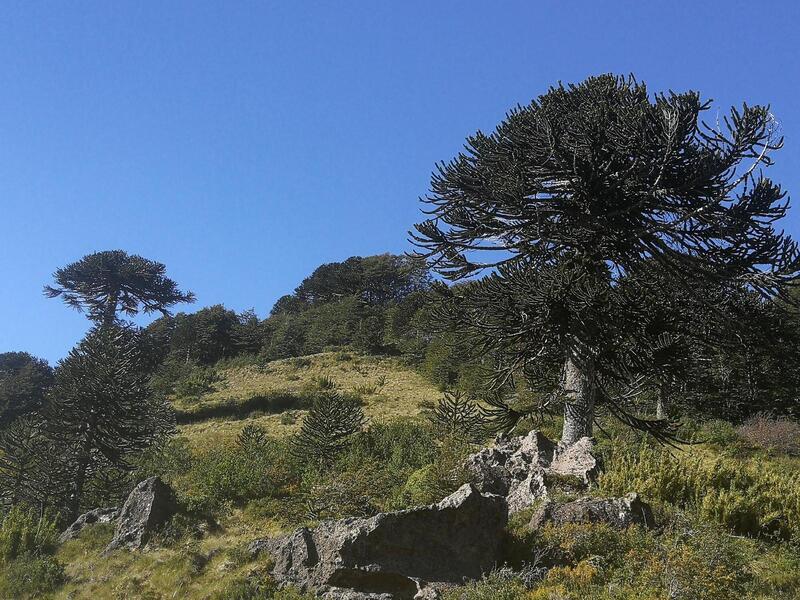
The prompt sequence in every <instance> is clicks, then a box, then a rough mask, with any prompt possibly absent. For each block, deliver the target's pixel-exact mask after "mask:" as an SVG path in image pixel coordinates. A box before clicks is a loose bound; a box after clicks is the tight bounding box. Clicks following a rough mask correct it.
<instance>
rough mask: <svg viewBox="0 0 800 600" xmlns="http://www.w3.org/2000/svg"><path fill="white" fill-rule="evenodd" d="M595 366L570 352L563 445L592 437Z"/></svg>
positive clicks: (567, 363)
mask: <svg viewBox="0 0 800 600" xmlns="http://www.w3.org/2000/svg"><path fill="white" fill-rule="evenodd" d="M595 392H596V390H595V383H594V364H592V362H591V361H590V360H578V359H577V358H576V357H575V355H574V353H573V352H568V354H567V359H566V362H565V363H564V396H565V397H566V399H565V402H564V429H563V431H562V433H561V443H562V444H564V445H566V446H570V445H572V444H574V443H575V442H577V441H578V440H579V439H581V438H582V437H591V436H592V422H593V421H594V399H595Z"/></svg>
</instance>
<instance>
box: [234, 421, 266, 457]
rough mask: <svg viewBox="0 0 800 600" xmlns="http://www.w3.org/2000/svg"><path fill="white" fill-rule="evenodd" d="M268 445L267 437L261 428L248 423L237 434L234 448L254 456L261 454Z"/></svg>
mask: <svg viewBox="0 0 800 600" xmlns="http://www.w3.org/2000/svg"><path fill="white" fill-rule="evenodd" d="M268 444H269V437H268V436H267V432H266V430H264V428H263V427H260V426H258V425H256V424H255V423H248V424H247V425H245V426H244V427H242V430H241V431H240V432H239V435H238V436H237V438H236V446H237V447H238V449H239V450H240V451H241V452H243V453H244V454H249V455H254V454H258V453H259V452H263V451H264V449H265V448H266V447H267V445H268Z"/></svg>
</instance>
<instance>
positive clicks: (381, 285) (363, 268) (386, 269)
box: [273, 254, 430, 313]
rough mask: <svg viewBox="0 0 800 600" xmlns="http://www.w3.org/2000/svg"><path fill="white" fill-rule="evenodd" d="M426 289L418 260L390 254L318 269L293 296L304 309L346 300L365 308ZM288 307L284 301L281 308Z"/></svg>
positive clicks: (355, 258) (426, 280) (425, 274)
mask: <svg viewBox="0 0 800 600" xmlns="http://www.w3.org/2000/svg"><path fill="white" fill-rule="evenodd" d="M429 285H430V276H429V275H428V270H427V267H426V266H425V263H424V261H420V260H419V259H415V258H411V257H407V256H394V255H392V254H380V255H377V256H368V257H366V258H362V257H360V256H353V257H351V258H348V259H347V260H346V261H344V262H340V263H328V264H324V265H322V266H320V267H317V269H316V270H315V271H314V272H313V273H312V274H311V275H310V276H309V277H307V278H306V279H304V280H303V282H302V283H301V284H300V285H299V286H298V287H297V289H296V290H295V296H296V298H297V299H298V300H300V302H302V303H303V304H305V305H314V304H324V303H328V302H332V301H336V300H339V299H340V298H344V297H348V296H350V297H357V298H359V299H360V300H363V301H364V302H366V303H368V304H388V303H389V302H391V301H395V300H400V299H402V298H405V297H406V296H407V295H409V294H411V293H413V292H415V291H418V290H421V289H426V288H427V287H428V286H429ZM282 300H283V299H282ZM287 303H288V302H287V301H285V300H283V304H287ZM274 312H275V310H274V309H273V313H274Z"/></svg>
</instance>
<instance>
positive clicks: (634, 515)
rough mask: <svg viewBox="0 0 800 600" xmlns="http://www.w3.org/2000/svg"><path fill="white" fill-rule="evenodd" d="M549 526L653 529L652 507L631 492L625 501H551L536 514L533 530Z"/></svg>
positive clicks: (588, 499)
mask: <svg viewBox="0 0 800 600" xmlns="http://www.w3.org/2000/svg"><path fill="white" fill-rule="evenodd" d="M546 523H553V524H555V525H565V524H567V523H607V524H609V525H611V526H612V527H616V528H618V529H625V528H627V527H630V526H631V525H634V524H636V525H643V526H644V527H653V525H654V520H653V511H652V510H651V509H650V506H649V505H648V504H647V503H646V502H642V501H641V500H640V499H639V496H638V494H636V493H633V492H632V493H630V494H628V495H627V496H625V497H623V498H581V499H579V500H575V501H574V502H563V503H557V502H553V501H550V500H548V501H546V502H545V503H544V504H543V505H542V506H541V507H539V509H538V510H537V511H536V512H535V513H534V515H533V518H532V519H531V528H532V529H539V528H540V527H543V526H544V525H545V524H546Z"/></svg>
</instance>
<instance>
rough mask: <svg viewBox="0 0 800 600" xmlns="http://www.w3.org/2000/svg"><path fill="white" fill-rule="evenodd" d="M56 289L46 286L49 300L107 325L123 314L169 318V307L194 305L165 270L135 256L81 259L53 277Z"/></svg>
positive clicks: (114, 253) (96, 255)
mask: <svg viewBox="0 0 800 600" xmlns="http://www.w3.org/2000/svg"><path fill="white" fill-rule="evenodd" d="M53 279H54V280H55V285H53V286H50V285H47V286H45V288H44V293H45V295H46V296H48V297H49V298H57V297H60V298H62V300H63V301H64V303H65V304H67V305H68V306H71V307H73V308H75V309H76V310H79V311H86V313H87V315H88V316H89V318H90V319H91V320H92V321H94V322H96V323H104V324H106V325H109V324H111V323H113V322H114V321H115V320H116V318H117V313H118V312H122V313H124V314H125V315H127V316H129V317H133V316H136V315H137V314H139V312H144V313H146V314H149V313H153V312H160V313H161V314H164V315H166V314H168V311H167V309H168V308H169V307H170V306H173V305H175V304H178V303H180V302H194V294H193V293H192V292H182V291H181V290H179V289H178V284H177V283H175V282H174V281H173V280H172V279H170V278H168V277H167V276H166V267H165V266H164V265H163V264H161V263H159V262H155V261H152V260H148V259H146V258H143V257H141V256H138V255H136V254H128V253H127V252H124V251H122V250H107V251H104V252H95V253H94V254H89V255H87V256H84V257H83V258H82V259H80V260H79V261H76V262H74V263H71V264H69V265H67V266H66V267H62V268H60V269H58V270H57V271H56V272H55V273H54V274H53Z"/></svg>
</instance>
